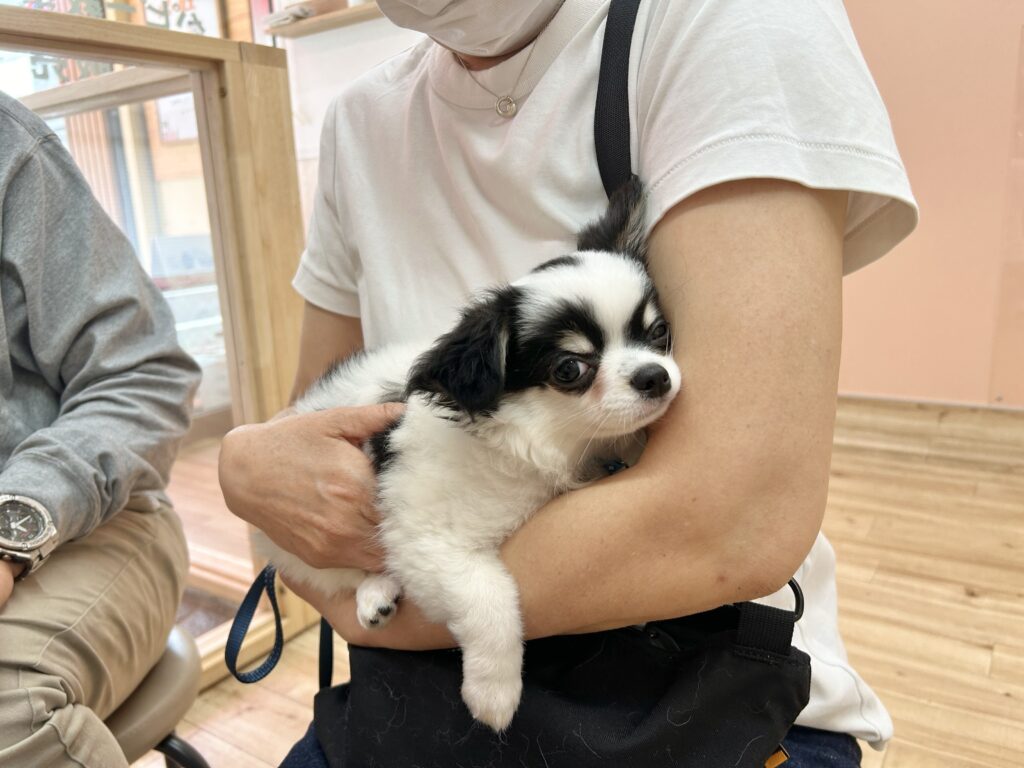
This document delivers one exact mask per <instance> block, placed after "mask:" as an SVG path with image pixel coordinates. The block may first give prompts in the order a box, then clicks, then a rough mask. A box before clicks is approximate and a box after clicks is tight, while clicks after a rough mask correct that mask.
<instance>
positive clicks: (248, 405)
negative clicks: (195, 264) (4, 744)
mask: <svg viewBox="0 0 1024 768" xmlns="http://www.w3.org/2000/svg"><path fill="white" fill-rule="evenodd" d="M0 48H7V49H10V50H29V51H33V52H41V53H50V54H55V55H61V56H70V57H79V58H87V59H93V60H98V61H111V62H115V63H120V64H135V65H142V66H145V67H147V68H148V67H157V68H161V69H163V70H171V72H170V73H169V74H165V75H159V74H157V75H153V76H150V75H149V74H144V73H145V72H146V71H145V70H127V72H134V73H135V74H119V73H117V72H115V73H112V75H111V76H107V78H108V79H107V80H106V81H105V82H106V85H107V86H109V88H108V89H107V90H106V92H105V86H104V83H103V82H101V83H99V88H97V87H96V86H97V84H96V83H91V82H90V81H82V82H81V83H76V84H75V87H76V90H75V92H74V93H72V94H66V95H68V96H75V97H76V99H78V101H77V103H76V104H75V105H74V107H75V110H76V111H77V109H78V108H80V107H82V106H86V105H88V106H91V107H92V108H98V106H100V105H104V104H107V105H112V102H111V100H112V99H113V100H115V101H116V103H118V104H123V103H127V102H129V101H138V100H148V99H150V98H156V97H158V96H161V95H165V94H166V92H167V89H168V88H175V87H176V88H180V87H181V85H182V84H183V83H184V81H183V80H181V79H180V78H181V77H187V78H188V83H187V87H186V90H188V89H189V88H190V89H191V91H192V92H193V94H194V96H195V102H196V117H197V121H198V127H199V143H200V149H201V153H202V161H203V175H204V177H205V183H206V197H207V203H208V206H209V213H210V232H211V238H212V241H213V251H214V259H215V264H216V269H217V284H218V290H219V293H220V303H221V311H222V314H223V316H224V332H225V346H226V349H227V357H228V367H229V371H230V374H231V388H232V417H233V420H234V422H235V423H236V424H240V423H247V422H256V421H264V420H266V419H268V418H270V417H271V416H273V415H274V414H275V413H277V411H279V410H280V409H281V408H282V407H284V406H285V405H286V403H287V400H288V394H289V392H290V390H291V385H292V380H293V377H294V374H295V368H296V364H297V357H298V344H297V339H298V338H299V330H300V321H301V307H302V304H301V301H300V299H299V297H298V296H297V295H296V294H295V292H294V291H291V290H290V289H289V287H288V286H289V285H290V282H291V277H292V275H293V274H294V272H295V268H296V266H297V263H298V258H299V255H300V253H301V251H302V248H303V243H304V237H303V225H302V219H301V211H300V203H299V187H298V178H297V170H296V162H295V144H294V137H293V134H292V122H291V99H290V95H289V86H288V72H287V62H286V58H285V53H284V51H282V50H279V49H276V48H267V47H265V46H258V45H253V44H252V43H245V42H238V41H231V40H223V39H219V38H210V37H203V36H200V35H191V34H187V33H183V32H172V31H168V30H163V29H154V28H151V27H143V26H139V25H132V24H125V23H121V22H116V21H108V20H106V19H94V18H87V17H83V16H74V15H68V14H60V13H53V12H49V11H39V10H30V9H25V8H14V7H8V6H0ZM175 72H177V73H178V75H175V74H174V73H175ZM95 79H96V80H101V78H99V77H98V78H95ZM53 96H54V94H50V95H49V96H46V97H38V96H37V97H35V98H37V99H39V98H42V99H43V100H46V99H50V100H49V101H47V102H46V103H47V104H48V108H49V109H51V110H59V109H60V105H59V103H58V104H55V103H54V99H53V98H52V97H53ZM56 101H57V102H59V101H60V99H56ZM254 563H256V564H257V565H258V563H257V561H256V560H255V559H254ZM280 605H281V609H282V614H283V615H282V619H283V624H284V631H285V636H286V637H291V636H293V635H295V634H296V633H298V632H300V631H301V630H303V629H305V628H306V627H308V626H309V625H310V624H312V623H314V622H315V621H316V620H317V618H318V617H317V614H316V613H315V612H314V611H313V610H312V609H311V608H310V607H309V606H307V605H306V604H305V603H303V602H302V601H301V600H299V599H298V598H297V597H296V596H295V595H294V594H292V593H290V592H289V591H288V590H286V589H282V590H281V595H280ZM227 629H228V628H227V626H226V625H225V626H221V627H219V628H217V629H214V630H212V631H211V632H208V633H206V634H205V635H203V636H202V637H201V638H199V645H200V651H201V652H202V656H203V676H202V684H203V687H206V686H208V685H211V684H212V683H214V682H216V681H217V680H219V679H221V678H222V677H224V676H225V675H226V674H227V670H226V669H225V667H224V661H223V648H224V643H225V641H226V638H227ZM273 631H274V626H273V620H272V618H271V617H270V616H269V615H267V614H266V613H261V614H260V615H258V616H257V617H256V619H255V620H254V622H253V625H252V628H251V631H250V635H249V641H248V642H247V643H246V645H245V647H244V649H243V652H242V654H241V661H242V662H243V663H248V662H249V661H251V660H254V659H256V658H258V657H259V656H261V655H263V654H265V653H267V652H268V651H269V650H270V647H271V644H272V640H273Z"/></svg>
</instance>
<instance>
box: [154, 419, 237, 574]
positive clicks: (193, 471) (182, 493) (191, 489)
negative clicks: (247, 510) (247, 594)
mask: <svg viewBox="0 0 1024 768" xmlns="http://www.w3.org/2000/svg"><path fill="white" fill-rule="evenodd" d="M219 454H220V440H217V439H212V438H211V439H207V440H202V441H200V442H198V443H195V444H193V445H190V446H187V447H186V448H184V449H183V450H182V451H181V454H180V455H179V456H178V460H177V461H176V462H175V464H174V470H173V471H172V472H171V482H170V485H168V487H167V492H168V494H169V495H170V497H171V499H173V500H174V508H175V509H177V510H178V514H179V515H181V519H182V522H183V523H184V525H185V535H186V536H187V537H188V541H189V545H190V546H191V547H193V548H195V547H202V548H205V549H206V550H208V551H211V552H223V553H224V554H226V555H228V556H230V557H231V558H233V559H242V560H247V559H249V540H248V535H249V534H248V529H247V528H246V525H245V523H244V522H243V521H242V520H241V519H239V518H237V517H235V516H234V515H232V514H231V513H230V512H229V511H228V508H227V506H226V505H225V504H224V497H223V496H221V493H220V484H219V483H218V482H217V457H218V455H219Z"/></svg>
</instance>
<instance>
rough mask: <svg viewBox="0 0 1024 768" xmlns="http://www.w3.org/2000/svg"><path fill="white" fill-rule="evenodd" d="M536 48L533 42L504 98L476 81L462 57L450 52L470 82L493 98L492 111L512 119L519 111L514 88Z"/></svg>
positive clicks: (535, 42) (517, 84)
mask: <svg viewBox="0 0 1024 768" xmlns="http://www.w3.org/2000/svg"><path fill="white" fill-rule="evenodd" d="M536 47H537V41H536V40H534V41H533V47H531V48H530V53H529V54H528V55H527V57H526V61H524V62H523V68H522V69H520V70H519V77H517V78H516V81H515V83H514V84H513V85H512V88H511V90H510V92H509V93H508V94H506V95H505V96H501V95H499V94H497V93H495V92H494V91H492V90H491V89H490V88H488V87H487V86H486V85H484V84H483V83H481V82H480V81H479V80H477V79H476V78H475V77H474V76H473V71H472V70H471V69H470V68H469V67H467V66H466V62H464V61H463V60H462V57H461V56H459V54H457V53H455V51H452V53H453V54H455V58H456V59H458V60H459V64H461V65H462V68H463V69H464V70H466V74H467V75H469V78H470V80H472V81H473V82H474V83H476V84H477V85H478V86H480V87H481V88H483V89H484V90H485V91H487V92H488V93H489V94H491V96H493V97H494V99H495V101H494V111H495V112H497V113H498V114H499V115H501V116H502V117H508V118H511V117H514V116H515V114H516V112H518V111H519V104H518V103H516V97H515V96H514V95H513V94H514V93H515V92H516V88H518V87H519V81H520V80H522V79H523V73H524V72H525V71H526V68H527V67H528V66H529V65H530V59H531V58H533V51H534V49H535V48H536ZM520 98H522V96H520Z"/></svg>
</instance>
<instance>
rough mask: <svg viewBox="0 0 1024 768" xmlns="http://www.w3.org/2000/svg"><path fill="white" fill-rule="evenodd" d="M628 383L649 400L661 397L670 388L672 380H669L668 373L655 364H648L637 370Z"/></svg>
mask: <svg viewBox="0 0 1024 768" xmlns="http://www.w3.org/2000/svg"><path fill="white" fill-rule="evenodd" d="M629 383H630V384H631V385H632V386H633V389H635V390H636V391H637V392H639V393H640V394H641V395H643V396H644V397H649V398H651V399H654V398H656V397H661V396H662V395H664V394H665V393H666V392H668V391H669V390H670V389H671V388H672V379H670V378H669V375H668V371H666V370H665V369H664V368H663V367H662V366H660V365H658V364H657V363H648V364H647V365H642V366H640V367H639V368H637V369H636V371H635V372H634V373H633V377H632V378H631V379H630V380H629Z"/></svg>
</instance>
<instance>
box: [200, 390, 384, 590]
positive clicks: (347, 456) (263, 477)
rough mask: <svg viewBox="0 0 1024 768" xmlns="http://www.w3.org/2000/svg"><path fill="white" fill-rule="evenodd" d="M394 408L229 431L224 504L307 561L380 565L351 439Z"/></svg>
mask: <svg viewBox="0 0 1024 768" xmlns="http://www.w3.org/2000/svg"><path fill="white" fill-rule="evenodd" d="M402 410H403V408H402V406H401V405H398V404H394V403H387V404H383V405H372V406H365V407H358V408H333V409H330V410H326V411H320V412H317V413H304V414H298V415H288V416H283V417H280V418H276V419H273V420H271V421H268V422H266V423H263V424H251V425H246V426H242V427H238V428H236V429H234V430H232V431H231V432H229V433H228V434H227V435H226V436H225V438H224V441H223V443H222V444H221V451H220V464H219V471H220V484H221V490H222V491H223V492H224V499H225V501H226V502H227V505H228V508H229V509H230V510H231V511H232V512H234V513H235V514H236V515H238V516H239V517H240V518H242V519H243V520H245V521H247V522H249V523H252V524H253V525H255V526H256V527H258V528H260V529H261V530H263V531H264V532H265V533H266V534H267V535H268V536H269V537H270V538H271V539H272V540H273V541H274V542H275V543H277V544H278V545H279V546H280V547H282V548H283V549H285V550H287V551H289V552H291V553H293V554H296V555H299V556H301V557H302V559H303V560H305V561H306V562H307V563H308V564H309V565H312V566H313V567H315V568H330V567H346V568H360V569H363V570H367V571H379V570H381V567H382V563H381V552H380V550H379V548H378V547H377V546H376V544H375V543H374V541H373V538H372V537H373V534H374V530H375V526H376V524H377V522H378V516H377V511H376V509H375V507H374V495H375V486H376V482H375V479H374V473H373V468H372V466H371V465H370V461H369V460H368V459H367V457H366V455H365V454H364V453H363V452H362V450H361V449H360V447H359V446H360V444H361V443H362V442H363V441H364V440H366V439H367V438H368V437H370V436H371V435H372V434H374V433H375V432H379V431H381V430H383V429H384V428H386V427H387V426H388V425H389V424H391V423H392V422H393V421H394V420H395V419H397V418H398V417H399V416H400V415H401V413H402Z"/></svg>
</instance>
